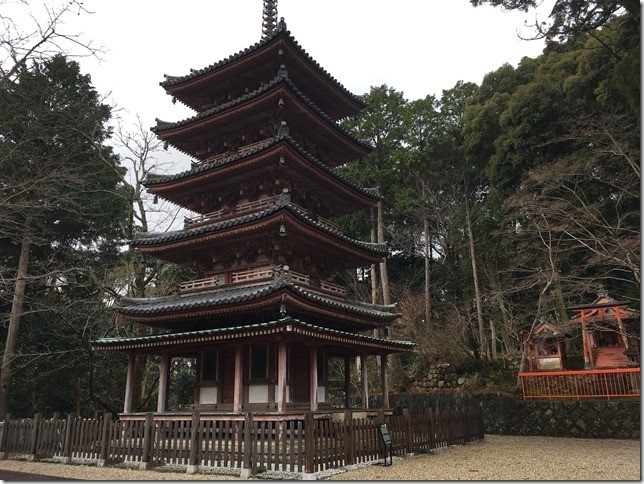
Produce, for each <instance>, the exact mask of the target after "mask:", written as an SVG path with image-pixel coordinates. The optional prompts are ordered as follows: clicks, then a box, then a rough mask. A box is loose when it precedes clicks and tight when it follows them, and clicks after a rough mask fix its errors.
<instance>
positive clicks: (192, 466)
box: [186, 412, 201, 474]
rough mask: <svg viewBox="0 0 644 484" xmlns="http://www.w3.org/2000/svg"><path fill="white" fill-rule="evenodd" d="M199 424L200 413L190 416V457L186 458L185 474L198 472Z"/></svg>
mask: <svg viewBox="0 0 644 484" xmlns="http://www.w3.org/2000/svg"><path fill="white" fill-rule="evenodd" d="M200 422H201V418H200V413H199V412H194V413H193V414H192V422H191V423H190V456H189V457H188V465H187V466H186V474H196V473H197V471H198V470H199V460H200V459H199V457H200V452H199V451H200V450H201V445H200V444H201V442H200V441H199V431H200V430H201V429H200V428H199V424H200Z"/></svg>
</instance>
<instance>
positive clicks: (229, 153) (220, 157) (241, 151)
mask: <svg viewBox="0 0 644 484" xmlns="http://www.w3.org/2000/svg"><path fill="white" fill-rule="evenodd" d="M265 142H266V140H265V139H263V140H261V141H257V142H255V143H251V144H248V145H244V146H240V147H239V148H237V149H236V150H229V151H225V152H223V153H219V154H217V155H214V156H211V157H209V158H206V159H205V160H201V161H197V162H196V163H195V164H196V165H207V164H209V163H216V162H218V161H221V160H223V159H224V158H227V157H229V156H235V155H241V154H244V153H246V152H248V151H250V150H252V149H253V148H255V147H257V146H258V145H261V144H262V143H265Z"/></svg>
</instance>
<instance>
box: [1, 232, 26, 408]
mask: <svg viewBox="0 0 644 484" xmlns="http://www.w3.org/2000/svg"><path fill="white" fill-rule="evenodd" d="M30 253H31V220H30V219H27V220H26V221H25V228H24V231H23V236H22V242H21V247H20V259H19V260H18V273H17V274H16V282H15V284H14V291H13V301H12V302H11V314H10V315H9V330H8V332H7V342H6V343H5V348H4V355H3V357H2V370H1V371H0V419H4V418H5V416H6V415H7V412H8V411H9V392H10V391H11V371H12V369H13V360H14V357H15V353H16V341H17V340H18V330H19V329H20V319H21V318H22V307H23V303H24V300H25V286H26V284H27V268H28V265H29V255H30Z"/></svg>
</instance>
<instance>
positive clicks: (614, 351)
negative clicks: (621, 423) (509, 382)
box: [519, 293, 640, 399]
mask: <svg viewBox="0 0 644 484" xmlns="http://www.w3.org/2000/svg"><path fill="white" fill-rule="evenodd" d="M568 309H570V310H571V311H572V312H573V316H572V317H571V318H570V323H569V324H570V326H571V330H572V329H576V330H577V331H576V332H578V333H579V332H580V337H581V342H582V346H583V370H582V369H579V370H572V369H570V368H569V367H570V365H569V362H568V360H567V356H566V351H565V342H566V340H569V339H571V338H572V336H571V334H570V333H569V332H564V331H563V330H561V329H560V328H557V327H556V326H554V325H552V324H550V323H548V322H545V321H541V322H540V323H539V324H538V325H537V326H536V327H535V328H534V329H533V331H532V332H531V333H528V332H525V333H524V335H523V336H524V343H525V345H526V347H525V349H526V358H527V371H524V372H521V373H519V377H520V379H521V386H522V391H523V397H524V398H549V399H552V398H577V399H581V398H617V397H620V398H622V397H639V395H640V368H639V365H640V344H639V338H640V313H639V312H638V311H635V310H634V309H631V308H629V307H628V302H626V301H617V300H615V299H613V298H611V297H609V296H608V294H606V293H602V294H600V295H599V297H598V298H597V299H596V300H595V301H593V302H592V303H590V304H586V305H582V306H575V307H571V308H568ZM579 330H581V331H579Z"/></svg>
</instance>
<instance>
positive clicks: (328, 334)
mask: <svg viewBox="0 0 644 484" xmlns="http://www.w3.org/2000/svg"><path fill="white" fill-rule="evenodd" d="M277 332H280V333H291V334H296V335H297V334H300V335H306V336H309V337H314V338H315V339H318V340H327V341H329V342H331V343H336V344H337V343H343V344H352V345H356V344H359V345H360V346H361V347H364V346H369V347H372V348H373V349H380V350H384V351H404V350H411V349H412V348H413V347H414V346H416V344H415V343H412V342H410V341H401V340H391V339H384V338H375V337H373V336H368V335H364V334H358V333H350V332H347V331H341V330H337V329H331V328H325V327H322V326H316V325H313V324H309V323H306V322H304V321H300V320H299V319H294V318H291V317H288V316H287V317H285V318H282V319H278V320H274V321H268V322H265V323H256V324H246V325H242V326H234V327H229V328H212V329H204V330H198V331H186V332H180V333H164V334H156V335H149V336H139V337H133V338H99V339H97V340H95V341H93V342H92V346H93V347H94V348H95V349H98V350H123V349H132V348H137V347H138V348H143V347H145V348H150V349H152V348H154V347H161V346H166V345H167V344H168V343H171V344H173V345H181V344H195V343H198V344H199V343H207V342H212V341H217V340H218V339H219V338H225V339H226V340H229V338H230V337H235V336H237V337H240V338H242V337H243V338H248V337H249V336H264V335H267V334H275V333H277Z"/></svg>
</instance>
